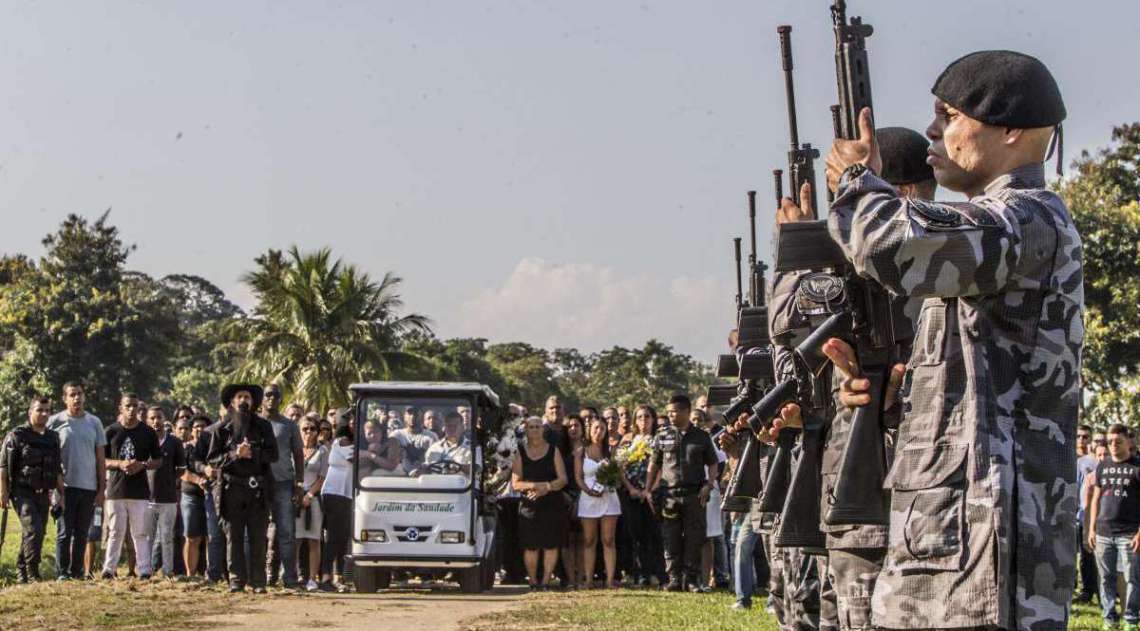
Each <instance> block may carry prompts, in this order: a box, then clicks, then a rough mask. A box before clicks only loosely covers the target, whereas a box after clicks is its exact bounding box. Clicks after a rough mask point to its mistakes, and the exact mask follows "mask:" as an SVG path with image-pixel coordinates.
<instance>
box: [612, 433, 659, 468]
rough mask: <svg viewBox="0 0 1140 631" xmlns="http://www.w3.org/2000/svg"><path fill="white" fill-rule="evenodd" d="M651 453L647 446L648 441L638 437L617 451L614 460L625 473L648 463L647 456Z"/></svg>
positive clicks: (651, 450)
mask: <svg viewBox="0 0 1140 631" xmlns="http://www.w3.org/2000/svg"><path fill="white" fill-rule="evenodd" d="M652 453H653V448H652V447H650V446H649V440H648V439H646V438H645V437H642V436H639V437H637V438H635V439H634V440H633V442H631V443H629V444H628V445H626V446H625V447H623V448H621V449H619V450H618V453H617V456H616V458H615V459H616V460H617V461H618V464H620V465H621V468H622V470H623V471H625V472H627V473H628V472H629V470H630V469H633V468H635V467H637V466H639V465H641V464H642V463H647V462H649V456H650V455H651V454H652Z"/></svg>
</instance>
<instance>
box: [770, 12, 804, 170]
mask: <svg viewBox="0 0 1140 631" xmlns="http://www.w3.org/2000/svg"><path fill="white" fill-rule="evenodd" d="M776 33H777V34H778V35H779V37H780V61H781V66H782V67H783V69H784V94H785V95H786V96H787V102H788V131H789V132H790V133H791V141H792V142H791V144H792V150H793V151H795V150H797V149H799V148H800V132H799V126H798V125H797V123H796V88H795V85H794V81H793V80H792V27H791V26H790V25H787V24H783V25H780V26H777V27H776Z"/></svg>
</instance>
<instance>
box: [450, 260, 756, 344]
mask: <svg viewBox="0 0 1140 631" xmlns="http://www.w3.org/2000/svg"><path fill="white" fill-rule="evenodd" d="M734 292H735V289H734V288H733V286H732V284H731V283H730V282H728V280H727V279H719V278H715V277H711V276H702V277H690V276H681V277H676V278H664V277H655V276H651V275H647V274H622V273H620V272H618V271H616V270H614V269H613V268H609V267H602V266H598V265H594V264H592V263H572V262H571V263H558V262H548V261H545V260H542V259H538V258H524V259H522V260H521V261H519V263H518V264H517V265H516V266H515V268H514V269H513V270H512V271H511V273H510V274H509V275H508V277H507V278H506V279H505V280H504V281H503V282H502V283H501V284H499V285H498V286H497V287H492V288H489V289H486V290H484V291H482V292H481V293H479V294H477V295H476V296H474V297H472V298H470V299H468V300H466V301H465V302H463V304H462V306H461V308H460V309H459V310H458V311H457V312H454V313H451V314H449V315H448V317H446V318H441V319H440V322H439V325H440V326H439V329H440V331H439V333H440V334H441V335H443V336H446V337H453V336H461V337H485V338H488V339H490V340H492V341H495V342H504V341H522V342H529V343H531V344H534V345H536V346H540V347H543V348H549V349H553V348H558V347H567V346H570V347H575V348H578V349H580V350H583V351H596V350H599V349H602V348H608V347H610V346H613V345H622V346H626V347H636V346H640V345H642V344H643V343H644V342H645V341H646V340H648V339H650V338H657V339H659V340H661V341H662V342H664V343H666V344H669V345H671V346H673V347H674V348H676V349H677V350H679V351H681V352H684V353H688V354H690V355H693V356H694V357H695V358H696V359H699V360H701V361H705V362H708V361H711V360H712V358H713V357H714V356H715V355H716V354H717V353H720V352H724V348H725V341H724V340H725V336H726V334H727V332H728V329H729V328H730V327H731V326H732V324H733V322H732V320H733V312H732V310H733V304H732V296H733V293H734Z"/></svg>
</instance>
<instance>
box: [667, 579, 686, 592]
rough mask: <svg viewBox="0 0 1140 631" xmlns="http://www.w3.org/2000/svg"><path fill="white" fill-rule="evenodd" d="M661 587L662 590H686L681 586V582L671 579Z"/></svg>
mask: <svg viewBox="0 0 1140 631" xmlns="http://www.w3.org/2000/svg"><path fill="white" fill-rule="evenodd" d="M661 589H662V590H664V591H667V592H681V591H685V590H684V588H683V587H681V584H680V583H674V582H673V581H669V582H668V583H666V584H665V585H664V586H663V587H662V588H661Z"/></svg>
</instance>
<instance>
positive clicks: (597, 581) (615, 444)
mask: <svg viewBox="0 0 1140 631" xmlns="http://www.w3.org/2000/svg"><path fill="white" fill-rule="evenodd" d="M520 431H521V433H522V436H521V437H520V440H519V446H518V450H517V454H515V455H514V456H513V458H512V464H511V483H510V485H509V486H508V488H507V489H506V491H505V492H504V494H503V497H501V498H500V516H501V519H502V521H503V523H504V525H505V526H506V530H505V532H506V537H505V538H506V541H507V544H508V548H509V550H510V551H509V552H507V553H506V554H504V559H503V560H504V566H505V567H504V574H505V576H504V579H505V580H507V581H514V582H521V580H523V578H524V577H525V579H526V580H527V581H528V582H529V584H530V586H531V589H536V590H545V589H552V588H558V589H567V588H569V589H583V588H585V589H589V588H595V587H605V588H616V587H620V586H627V587H649V586H653V587H658V586H659V587H660V588H662V589H665V590H669V591H682V590H689V591H694V592H706V591H709V590H711V589H715V588H721V589H729V588H731V587H732V586H733V583H734V579H735V584H736V589H737V591H739V592H740V593H742V594H745V593H746V594H747V598H749V599H750V598H751V597H752V595H753V593H754V592H755V591H756V589H757V586H759V589H760V590H761V591H765V590H766V586H767V577H768V566H767V561H766V558H765V556H764V553H763V548H762V547H759V546H754V547H749V548H748V549H747V550H746V551H744V550H743V549H742V548H740V547H739V546H738V545H737V544H738V534H739V533H740V531H741V529H742V528H743V527H744V524H745V522H746V521H747V519H746V518H747V515H745V514H739V513H727V512H723V511H721V494H722V493H723V491H724V488H725V485H726V484H727V483H728V480H729V478H730V476H731V473H732V467H733V465H734V463H735V459H736V457H737V456H738V455H739V454H738V453H737V452H738V445H736V444H735V442H737V441H736V440H735V439H734V438H733V437H732V435H731V434H730V433H729V432H726V431H725V428H724V426H723V424H721V423H718V422H717V420H716V417H715V416H714V414H712V410H710V409H709V406H708V403H707V399H706V398H705V397H699V398H698V399H697V400H696V401H695V402H692V401H691V400H690V399H689V398H688V397H687V396H685V395H675V396H673V397H672V398H671V399H670V400H669V401H668V404H667V405H666V406H665V414H664V415H658V413H657V411H656V409H655V408H654V407H652V406H650V405H645V404H643V405H638V406H612V407H606V408H604V409H603V410H601V412H599V411H598V410H597V409H596V408H594V407H583V408H581V409H579V410H578V411H577V412H573V413H565V411H564V409H563V406H562V404H561V402H560V401H559V399H558V397H556V396H551V397H550V398H549V399H547V401H546V404H545V410H544V413H543V416H541V417H538V416H532V417H529V418H527V419H526V420H525V423H524V425H523V427H522V429H521V430H520ZM516 516H517V517H516ZM516 547H517V552H516V551H515V548H516ZM738 550H740V551H741V552H742V553H743V555H739V554H737V551H738ZM520 559H521V563H520V562H519V560H520Z"/></svg>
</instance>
